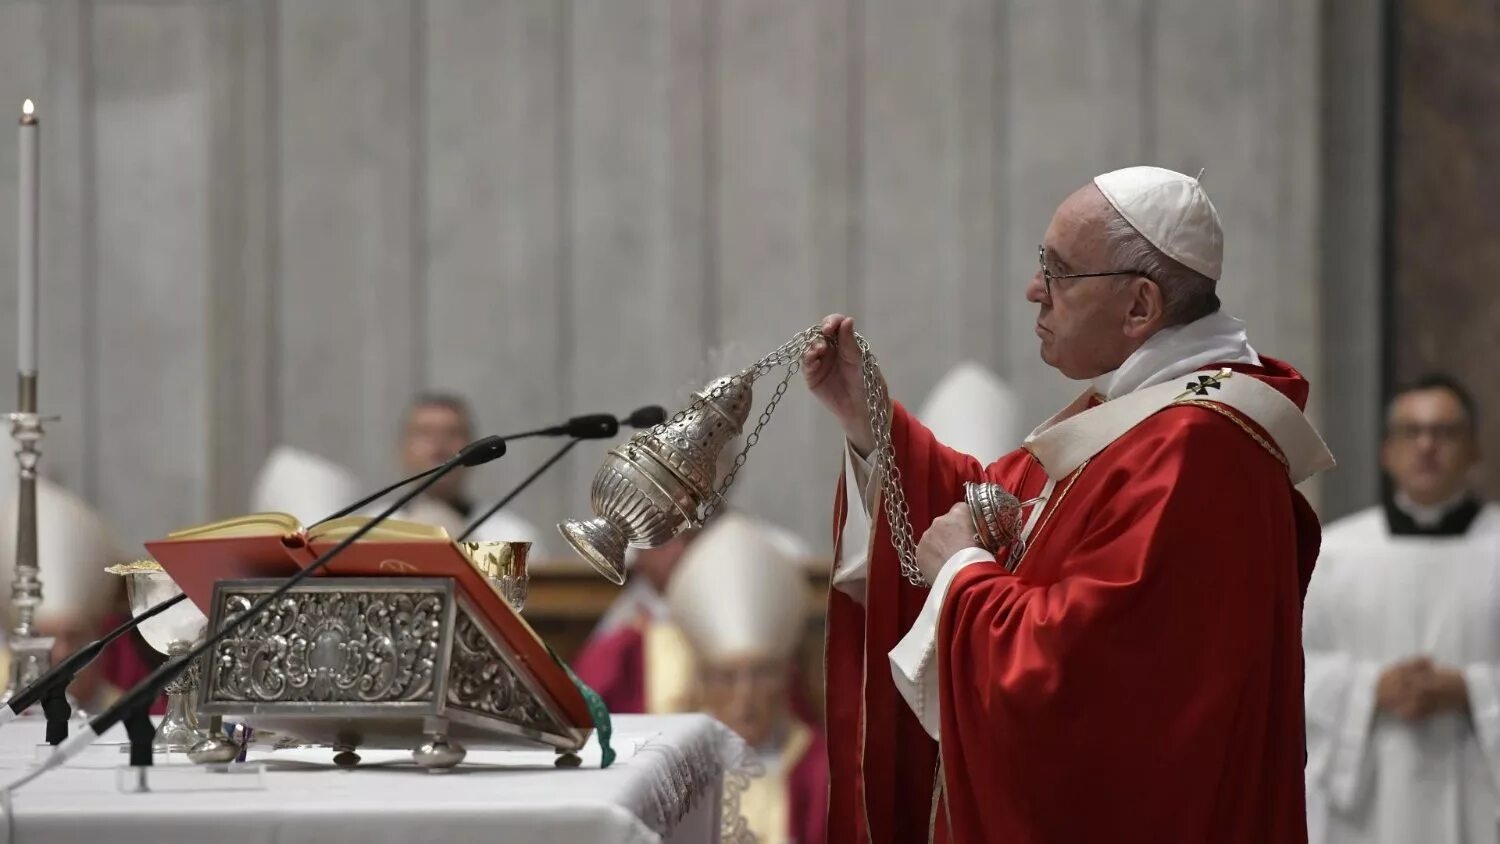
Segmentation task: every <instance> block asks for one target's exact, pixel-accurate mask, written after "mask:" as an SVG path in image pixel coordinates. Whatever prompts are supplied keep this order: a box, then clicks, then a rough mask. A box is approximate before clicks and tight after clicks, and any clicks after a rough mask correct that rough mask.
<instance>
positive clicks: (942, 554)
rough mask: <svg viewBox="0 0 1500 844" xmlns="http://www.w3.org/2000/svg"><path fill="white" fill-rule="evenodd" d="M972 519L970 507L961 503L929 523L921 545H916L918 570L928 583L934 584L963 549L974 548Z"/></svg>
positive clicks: (919, 543)
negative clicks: (943, 569) (950, 561)
mask: <svg viewBox="0 0 1500 844" xmlns="http://www.w3.org/2000/svg"><path fill="white" fill-rule="evenodd" d="M976 545H977V543H975V542H974V517H973V516H971V515H970V514H969V505H968V504H965V503H964V502H962V501H960V502H958V503H957V504H955V505H953V508H952V509H950V510H949V511H948V512H947V513H944V514H943V515H941V516H938V517H937V518H936V519H933V520H932V525H931V526H930V527H928V528H927V532H926V533H924V534H922V541H921V542H918V543H917V568H919V569H921V570H922V577H924V578H926V579H927V582H928V583H933V582H935V581H936V580H937V576H938V572H939V571H942V568H943V564H944V563H946V562H948V560H949V559H951V558H952V557H953V555H954V554H957V553H958V552H960V551H962V550H964V549H965V548H973V547H975V546H976Z"/></svg>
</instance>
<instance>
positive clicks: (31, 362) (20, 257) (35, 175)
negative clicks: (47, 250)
mask: <svg viewBox="0 0 1500 844" xmlns="http://www.w3.org/2000/svg"><path fill="white" fill-rule="evenodd" d="M38 131H39V130H38V127H37V120H36V113H35V108H34V107H33V106H32V104H31V100H27V101H26V103H25V104H24V105H22V106H21V128H20V142H19V144H18V145H19V147H20V150H21V173H20V187H21V191H20V194H21V199H20V216H19V217H18V225H17V228H18V232H17V237H16V255H17V260H16V274H17V280H18V283H19V285H20V294H19V296H18V297H17V302H16V304H17V306H18V307H17V309H16V310H17V312H18V314H19V316H20V320H21V324H20V327H19V330H18V331H17V332H16V336H17V338H18V345H17V348H16V368H17V369H19V370H20V371H21V373H22V374H26V375H30V374H34V373H35V372H36V357H37V355H36V349H37V316H38V307H37V302H38V298H39V297H38V295H37V293H38V291H37V246H38V237H37V230H38V225H37V222H38V220H37V216H38V210H39V203H38V197H39V195H40V192H39V185H38V183H39V182H40V181H41V178H40V176H41V173H40V169H39V168H38V166H37V133H38Z"/></svg>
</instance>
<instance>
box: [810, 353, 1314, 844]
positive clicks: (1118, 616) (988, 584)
mask: <svg viewBox="0 0 1500 844" xmlns="http://www.w3.org/2000/svg"><path fill="white" fill-rule="evenodd" d="M1230 368H1231V369H1234V370H1236V371H1238V372H1241V373H1247V374H1250V375H1253V376H1254V377H1256V378H1259V379H1260V380H1262V381H1264V382H1265V383H1267V384H1269V385H1271V386H1272V387H1274V388H1276V389H1277V390H1279V391H1280V392H1281V393H1282V394H1283V395H1285V396H1287V397H1288V398H1290V399H1291V400H1292V401H1294V402H1296V404H1297V405H1298V406H1299V407H1301V406H1304V405H1305V402H1306V398H1307V382H1306V381H1305V380H1303V379H1302V377H1301V376H1300V375H1299V374H1298V373H1297V372H1296V371H1295V370H1293V369H1291V368H1290V367H1289V366H1287V365H1285V364H1282V363H1280V362H1278V361H1274V360H1271V359H1269V358H1263V366H1262V367H1255V366H1249V365H1231V366H1230ZM1220 411H1224V412H1220ZM1226 414H1227V415H1226ZM891 436H892V442H893V445H894V447H895V449H896V463H897V466H898V467H899V468H900V470H901V474H902V480H903V487H904V489H905V491H906V497H907V503H908V505H909V507H910V512H911V524H912V529H913V531H914V532H915V534H916V535H917V536H920V535H921V534H922V533H923V532H924V531H925V530H926V529H927V527H928V525H929V524H930V523H931V521H932V520H933V519H934V518H935V517H937V516H939V515H942V514H943V513H946V512H947V511H948V509H949V508H950V507H951V506H952V505H953V504H954V503H955V502H957V501H959V500H961V499H962V496H963V482H964V481H969V480H981V479H982V480H989V481H993V482H996V483H999V484H1002V485H1003V486H1005V488H1007V489H1009V490H1011V491H1012V492H1014V493H1015V494H1016V495H1017V496H1018V497H1019V498H1021V499H1022V500H1026V499H1028V498H1030V497H1033V496H1035V495H1037V494H1038V493H1039V492H1040V491H1041V490H1042V488H1043V485H1044V484H1045V481H1046V473H1045V472H1044V471H1043V470H1042V467H1041V465H1040V463H1038V462H1037V460H1036V459H1035V458H1034V457H1032V456H1031V454H1030V453H1028V452H1027V451H1025V450H1018V451H1016V452H1013V453H1011V454H1009V455H1007V456H1005V457H1003V458H1001V459H1000V460H998V461H997V462H995V463H994V464H992V465H990V466H988V467H982V466H980V464H979V463H978V462H977V461H975V460H974V459H973V458H970V457H967V456H965V455H961V454H958V453H956V452H954V451H952V450H950V449H948V448H947V447H945V446H943V445H941V444H940V443H938V442H936V441H935V440H934V439H933V438H932V436H931V434H930V433H929V432H928V431H927V430H926V429H925V428H923V427H922V426H921V424H920V423H918V422H916V420H915V419H913V418H912V417H911V416H910V415H909V414H908V413H906V411H905V410H904V409H901V408H899V406H898V407H897V408H896V410H895V412H894V414H893V421H892V434H891ZM1274 449H1275V445H1274V441H1273V440H1271V438H1270V437H1269V436H1268V434H1267V433H1266V432H1265V431H1264V430H1261V429H1260V428H1259V426H1257V425H1256V424H1255V423H1254V422H1252V421H1250V420H1249V419H1248V418H1247V417H1244V416H1243V415H1241V414H1237V413H1235V412H1233V411H1231V410H1228V409H1227V408H1225V407H1224V406H1222V405H1219V406H1216V408H1206V407H1195V406H1172V407H1168V408H1166V409H1164V410H1161V411H1159V412H1157V413H1156V414H1154V415H1153V416H1150V417H1149V418H1147V419H1146V420H1145V421H1144V422H1141V423H1140V424H1138V425H1136V426H1135V427H1134V428H1132V429H1131V430H1130V431H1128V432H1127V433H1125V434H1124V435H1122V436H1120V437H1119V438H1118V439H1116V440H1115V441H1114V442H1113V443H1112V444H1110V445H1109V446H1107V447H1105V448H1104V449H1103V450H1102V451H1100V452H1099V453H1098V454H1096V455H1095V456H1094V457H1093V458H1092V459H1091V460H1090V461H1088V462H1087V463H1085V464H1084V465H1083V466H1082V467H1080V468H1079V469H1077V470H1075V471H1074V472H1073V473H1072V474H1071V475H1069V476H1068V477H1066V478H1062V479H1059V480H1058V483H1057V485H1056V488H1055V490H1054V492H1053V493H1052V495H1051V496H1050V498H1049V500H1048V501H1047V503H1046V505H1045V506H1046V510H1044V512H1043V513H1042V515H1041V520H1040V522H1039V523H1038V526H1037V528H1036V529H1035V530H1034V531H1033V533H1032V535H1031V544H1030V547H1029V549H1028V550H1027V551H1026V554H1025V556H1024V557H1023V558H1022V560H1021V563H1020V565H1019V567H1018V569H1017V570H1016V572H1015V573H1014V574H1010V573H1007V572H1006V571H1005V570H1004V569H1003V568H1002V567H1000V566H999V565H997V564H991V563H977V564H974V565H970V566H968V567H967V568H965V569H963V570H962V571H960V572H959V573H958V575H957V576H956V577H955V578H954V579H953V581H952V583H951V584H950V587H949V590H948V592H947V595H946V598H945V599H944V602H943V608H942V614H941V619H940V622H939V628H938V636H937V662H938V666H937V667H938V684H939V700H940V713H941V735H942V742H941V745H942V746H941V755H942V760H943V765H942V772H941V782H942V786H943V787H942V790H941V794H942V799H940V800H939V801H938V803H937V805H936V807H934V806H933V803H932V801H931V799H930V798H931V796H932V795H933V793H934V786H935V784H936V782H937V772H936V771H935V763H936V759H937V756H938V746H937V743H936V742H933V741H932V740H931V739H930V738H929V737H928V736H927V734H926V732H925V731H924V730H923V729H922V726H921V724H920V723H919V722H918V721H917V719H916V717H915V716H914V715H913V714H912V713H911V711H910V709H909V708H908V706H907V704H906V702H905V701H904V700H903V699H902V698H901V697H900V694H899V693H898V692H897V690H896V688H895V685H894V683H893V682H892V680H891V668H890V664H889V662H888V658H887V653H888V652H889V651H890V650H891V648H892V647H893V646H894V645H895V644H896V642H897V641H899V639H900V638H901V637H902V636H903V635H904V634H905V633H906V631H907V629H908V628H909V627H910V626H911V624H912V621H913V620H914V618H915V616H916V614H917V612H918V610H919V609H920V608H921V606H922V603H923V601H924V600H925V598H926V595H927V590H926V589H919V588H916V587H912V586H910V585H909V584H907V583H906V581H905V580H904V579H903V578H902V576H901V574H900V571H899V566H898V562H897V559H896V555H895V551H894V550H893V548H892V547H891V544H890V538H889V536H890V534H889V528H888V526H887V525H886V524H885V520H884V517H883V512H882V513H881V517H880V518H879V519H878V520H877V524H876V535H875V538H874V541H873V542H872V545H871V547H872V548H873V549H874V550H873V556H872V558H871V560H870V566H869V572H868V584H867V598H866V603H865V606H864V607H861V606H860V605H859V604H858V603H856V602H854V601H853V600H852V599H850V598H848V597H847V596H846V595H844V594H842V593H841V592H838V591H837V590H834V591H833V594H832V595H831V596H830V598H829V631H828V654H827V664H828V701H829V703H828V711H829V717H828V725H829V744H830V748H831V753H830V761H831V765H832V779H833V788H832V792H831V810H830V811H831V815H830V820H829V823H830V838H829V840H830V841H833V842H839V843H840V844H843V842H862V841H873V842H902V843H903V844H904V843H905V842H912V841H924V840H928V838H929V834H930V833H931V834H932V837H933V838H934V839H935V840H939V841H960V842H981V841H1004V842H1007V844H1021V842H1032V841H1060V842H1073V841H1102V840H1108V841H1153V842H1156V841H1174V842H1175V841H1212V842H1234V841H1245V842H1271V841H1274V842H1287V841H1291V842H1297V841H1305V840H1306V837H1307V832H1306V814H1305V809H1304V801H1303V772H1302V768H1303V761H1304V738H1303V735H1304V734H1303V717H1302V648H1301V624H1302V614H1301V611H1302V597H1303V594H1304V592H1305V590H1306V587H1307V582H1308V578H1309V577H1310V576H1311V574H1312V566H1313V562H1314V560H1315V559H1316V557H1317V550H1318V543H1319V527H1318V522H1317V518H1316V516H1315V515H1314V514H1313V512H1312V510H1311V508H1310V507H1309V506H1308V505H1307V502H1306V501H1305V500H1304V499H1303V498H1302V496H1301V495H1300V494H1298V493H1297V492H1296V490H1295V489H1294V488H1293V486H1292V485H1291V482H1290V480H1289V478H1288V474H1287V469H1286V467H1285V466H1284V465H1283V463H1282V462H1280V460H1279V459H1278V456H1277V453H1276V452H1275V451H1274ZM846 506H848V505H847V503H846V496H845V494H844V491H843V490H842V489H841V490H840V494H839V498H838V503H837V506H836V512H835V520H836V521H835V524H836V525H842V524H843V513H844V508H845V507H846ZM854 506H859V505H858V502H857V501H856V503H855V505H854ZM836 533H837V529H836ZM841 539H842V537H839V536H836V537H835V542H836V545H837V544H838V543H839V541H840V540H841ZM837 558H838V550H837V548H836V550H835V559H837ZM934 808H935V809H936V811H934Z"/></svg>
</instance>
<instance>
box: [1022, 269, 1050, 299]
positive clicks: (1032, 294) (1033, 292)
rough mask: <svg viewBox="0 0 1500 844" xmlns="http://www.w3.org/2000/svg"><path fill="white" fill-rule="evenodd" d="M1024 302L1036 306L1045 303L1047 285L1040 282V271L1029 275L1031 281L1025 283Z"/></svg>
mask: <svg viewBox="0 0 1500 844" xmlns="http://www.w3.org/2000/svg"><path fill="white" fill-rule="evenodd" d="M1026 301H1028V302H1035V303H1036V304H1038V305H1041V304H1045V303H1046V301H1047V285H1046V283H1045V282H1043V281H1042V271H1041V270H1037V271H1036V272H1034V273H1032V274H1031V281H1028V282H1026Z"/></svg>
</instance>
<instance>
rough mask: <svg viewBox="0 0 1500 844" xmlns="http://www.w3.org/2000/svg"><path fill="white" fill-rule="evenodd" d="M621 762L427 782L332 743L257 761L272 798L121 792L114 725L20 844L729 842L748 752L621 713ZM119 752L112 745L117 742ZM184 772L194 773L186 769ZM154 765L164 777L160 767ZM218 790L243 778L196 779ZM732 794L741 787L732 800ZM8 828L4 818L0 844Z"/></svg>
mask: <svg viewBox="0 0 1500 844" xmlns="http://www.w3.org/2000/svg"><path fill="white" fill-rule="evenodd" d="M614 724H615V731H614V739H613V741H612V744H613V746H614V749H615V751H616V753H618V754H619V756H618V758H617V759H616V760H615V763H614V764H613V765H612V766H610V767H609V768H607V769H604V770H600V769H599V746H598V744H597V741H596V740H594V739H590V741H589V744H588V746H586V747H585V748H584V749H583V751H582V752H581V753H580V756H581V757H582V759H583V764H582V766H580V767H578V768H571V769H566V768H556V767H554V766H553V760H554V758H555V754H553V753H552V752H550V751H515V750H486V749H484V748H481V747H475V746H470V747H469V748H468V749H469V755H468V757H467V758H466V759H465V760H464V764H463V765H462V766H460V767H459V768H458V769H455V770H453V771H449V772H447V773H441V774H430V773H427V772H425V771H422V770H419V769H416V768H414V767H412V766H410V765H409V764H400V763H404V762H409V759H410V755H409V754H408V753H406V752H404V751H379V750H361V751H360V755H361V756H362V757H363V762H362V764H361V766H360V768H358V769H355V770H340V769H337V768H335V767H334V766H333V764H332V756H333V754H332V752H331V751H330V750H328V749H326V748H317V749H313V748H307V749H302V748H299V749H291V750H276V751H271V750H269V749H261V750H257V751H253V752H252V753H251V755H250V759H251V761H255V760H257V759H261V760H267V762H268V765H267V768H266V771H265V774H264V783H265V786H266V787H265V789H264V790H254V791H229V790H224V791H174V792H158V793H149V794H126V793H121V792H120V791H119V790H118V788H117V787H116V776H117V769H118V768H120V767H121V766H123V765H125V764H126V755H125V754H124V753H121V752H120V749H119V746H118V742H120V741H123V733H120V734H116V733H115V732H114V731H112V732H111V733H110V734H109V735H106V736H105V737H104V738H103V739H102V740H101V742H100V743H99V744H96V745H95V746H93V747H91V748H89V749H88V750H87V751H86V752H85V753H83V754H82V755H80V756H79V757H78V758H76V759H74V760H73V761H72V762H71V763H69V765H68V766H66V767H64V768H60V769H58V770H55V771H52V772H49V773H48V774H46V775H45V776H43V777H41V778H40V779H38V780H36V781H34V782H32V783H30V784H28V785H27V786H25V787H24V788H22V789H21V790H20V791H18V792H17V793H16V794H15V797H14V801H13V804H12V806H13V812H14V817H13V818H11V819H10V820H11V821H12V822H13V825H12V826H11V833H12V837H11V838H10V839H9V840H10V842H12V844H44V843H45V842H89V841H97V842H101V844H103V842H109V844H158V842H165V841H181V842H208V843H209V844H269V843H270V842H276V844H294V842H308V844H313V842H317V844H344V842H348V844H385V842H390V844H396V842H401V844H407V842H454V844H458V842H486V844H490V843H491V842H502V841H503V842H506V844H531V843H532V842H535V844H571V843H572V842H594V841H599V842H611V843H612V844H613V842H621V844H637V843H638V842H639V844H655V842H694V844H697V842H717V841H719V840H720V821H719V818H720V806H721V801H722V800H723V799H724V784H725V778H726V774H729V775H731V779H734V778H735V776H736V775H737V772H738V771H741V770H742V768H741V767H740V766H741V764H742V762H743V760H744V758H745V757H744V756H743V754H744V744H743V743H742V742H740V741H739V739H738V738H737V737H735V736H734V734H733V733H731V732H729V730H728V729H727V728H725V727H724V726H723V725H721V724H719V723H718V722H716V721H714V720H713V719H711V718H708V717H707V716H703V715H670V716H641V715H635V716H632V715H619V716H615V718H614ZM41 739H42V724H41V719H40V718H26V719H23V720H18V721H16V722H13V723H11V724H10V725H8V726H6V728H5V729H4V730H0V782H4V783H9V782H11V781H13V780H15V779H16V778H17V777H18V776H20V774H21V773H22V772H23V771H24V770H26V769H27V768H28V767H30V765H31V764H32V762H33V761H34V759H35V758H36V756H35V753H36V750H35V747H36V745H37V744H38V743H39V742H40V741H41ZM109 742H114V744H110V743H109ZM176 764H181V765H183V766H187V765H190V764H191V763H186V762H182V763H176ZM157 767H159V768H160V767H162V766H161V764H160V763H159V764H158V766H157ZM188 776H189V777H193V778H195V779H194V783H195V784H196V778H202V779H203V780H204V781H205V782H210V781H211V780H212V778H213V777H225V776H231V775H227V774H215V773H212V772H209V771H203V770H195V771H194V772H193V773H192V774H189V775H188ZM733 788H734V787H733V786H732V787H731V790H733ZM5 832H6V830H5V824H4V823H3V822H0V841H4V836H5Z"/></svg>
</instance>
